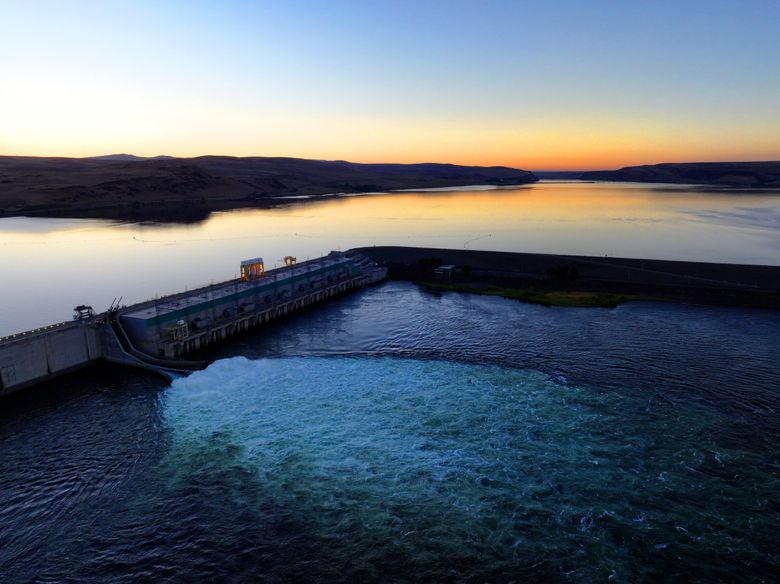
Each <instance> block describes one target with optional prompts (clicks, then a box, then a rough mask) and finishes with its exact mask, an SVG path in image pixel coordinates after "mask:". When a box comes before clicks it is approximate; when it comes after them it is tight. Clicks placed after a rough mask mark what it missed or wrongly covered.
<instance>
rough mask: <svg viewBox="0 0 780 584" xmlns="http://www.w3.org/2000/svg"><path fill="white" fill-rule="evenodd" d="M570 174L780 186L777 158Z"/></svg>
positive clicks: (715, 183) (602, 177)
mask: <svg viewBox="0 0 780 584" xmlns="http://www.w3.org/2000/svg"><path fill="white" fill-rule="evenodd" d="M540 174H541V175H542V176H544V174H545V173H540ZM559 174H560V173H559ZM572 174H576V175H577V176H578V178H580V179H583V180H607V181H627V182H648V183H681V184H701V185H719V186H732V187H750V188H754V187H780V161H772V162H688V163H665V164H650V165H644V166H627V167H625V168H621V169H619V170H597V171H591V172H581V173H572Z"/></svg>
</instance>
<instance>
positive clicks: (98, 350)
mask: <svg viewBox="0 0 780 584" xmlns="http://www.w3.org/2000/svg"><path fill="white" fill-rule="evenodd" d="M103 355H104V352H103V347H102V343H101V340H100V333H99V330H98V328H96V327H95V326H91V325H90V324H89V323H87V322H85V321H75V322H67V323H61V324H58V325H53V326H49V327H45V328H42V329H36V330H34V331H29V332H26V333H21V334H18V335H11V336H9V337H4V338H2V339H0V395H4V394H6V393H11V392H12V391H16V390H18V389H22V388H24V387H27V386H30V385H33V384H36V383H40V382H41V381H45V380H47V379H51V378H53V377H57V376H58V375H62V374H64V373H68V372H70V371H74V370H76V369H80V368H81V367H86V366H87V365H90V364H91V363H95V362H97V361H99V360H101V359H102V358H103Z"/></svg>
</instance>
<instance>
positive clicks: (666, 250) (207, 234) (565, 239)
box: [0, 181, 780, 334]
mask: <svg viewBox="0 0 780 584" xmlns="http://www.w3.org/2000/svg"><path fill="white" fill-rule="evenodd" d="M371 245H414V246H427V247H441V248H459V249H463V248H468V249H484V250H500V251H518V252H538V253H564V254H580V255H609V256H624V257H644V258H660V259H680V260H697V261H713V262H729V263H752V264H774V265H780V196H778V192H776V191H770V192H768V193H767V194H755V193H735V192H717V191H706V190H702V189H700V188H698V187H686V186H680V185H676V186H675V185H647V184H628V183H566V182H553V181H551V182H541V183H538V184H534V185H529V186H523V187H513V188H506V187H504V188H493V189H487V190H485V189H484V188H483V189H474V188H471V189H467V188H464V189H460V190H456V191H447V192H441V191H438V192H403V193H393V194H373V195H365V196H349V197H339V198H332V199H327V200H321V201H305V202H300V201H296V202H294V203H290V204H287V205H283V206H279V207H276V208H272V209H241V210H235V211H227V212H220V213H214V214H213V215H211V216H210V217H209V219H207V220H206V221H204V222H202V223H197V224H188V225H161V224H122V223H116V222H111V221H100V220H83V219H42V218H9V219H0V270H2V273H3V275H4V277H3V280H4V293H3V300H4V302H3V303H2V306H0V334H6V333H10V332H15V331H19V330H24V329H27V328H31V327H34V326H39V325H43V324H48V323H50V322H57V321H62V320H66V319H67V318H69V315H70V310H71V308H72V307H73V306H76V305H77V304H82V303H87V304H92V305H93V306H94V307H95V309H96V310H103V309H105V308H106V307H107V306H108V305H109V304H110V302H111V300H112V299H113V298H118V297H120V296H122V297H124V299H123V303H131V302H136V301H140V300H144V299H147V298H150V297H154V296H155V295H162V294H167V293H172V292H176V291H180V290H183V289H185V288H193V287H196V286H200V285H204V284H208V283H210V282H212V281H220V280H225V279H228V278H232V277H235V276H236V275H237V273H238V266H239V262H240V261H241V260H242V259H246V258H249V257H255V256H262V257H264V258H265V260H266V265H267V267H268V268H273V267H274V265H281V264H282V258H283V257H284V256H285V255H295V256H297V257H298V258H299V259H300V260H303V259H306V258H307V257H317V256H320V255H322V254H325V253H328V252H329V251H330V250H333V249H341V250H345V249H349V248H351V247H358V246H371ZM33 307H34V308H33Z"/></svg>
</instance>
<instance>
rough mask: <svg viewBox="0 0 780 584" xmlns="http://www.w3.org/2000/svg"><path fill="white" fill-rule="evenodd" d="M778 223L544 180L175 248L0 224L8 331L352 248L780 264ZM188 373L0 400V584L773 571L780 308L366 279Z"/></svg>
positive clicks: (106, 373) (143, 238)
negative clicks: (248, 265)
mask: <svg viewBox="0 0 780 584" xmlns="http://www.w3.org/2000/svg"><path fill="white" fill-rule="evenodd" d="M656 189H658V190H656ZM588 193H589V194H588ZM620 193H622V194H620ZM619 194H620V196H618V195H619ZM613 199H614V200H613ZM610 201H611V202H610ZM545 202H546V204H545ZM502 208H503V209H504V212H503V213H501V212H500V209H502ZM507 209H510V210H511V212H507ZM778 209H780V199H776V198H773V197H771V196H757V195H753V194H743V195H739V198H735V196H734V195H732V196H730V197H726V196H724V195H723V194H721V193H709V194H708V193H700V192H697V191H694V190H692V189H686V188H683V187H649V186H646V185H644V186H643V185H598V184H574V185H572V184H561V183H543V184H540V185H534V186H533V187H530V188H521V189H511V190H503V189H502V190H500V191H463V192H457V193H414V194H399V195H392V196H381V195H377V196H365V197H351V198H345V199H338V200H330V201H325V202H320V203H308V204H300V205H299V204H296V205H293V206H286V207H281V208H278V209H272V210H265V211H256V210H254V211H237V212H232V213H219V214H216V215H214V216H213V217H212V218H211V219H210V220H209V221H207V222H205V223H202V224H198V225H192V226H159V225H120V224H113V223H107V222H95V221H68V220H63V221H51V220H42V219H18V220H6V221H5V222H4V223H3V230H4V231H3V234H2V238H1V239H0V240H1V241H3V246H4V247H3V248H2V249H3V256H2V261H3V262H4V274H5V276H6V279H5V281H4V288H3V289H4V299H5V300H6V302H5V306H4V307H3V310H4V311H5V312H4V313H3V322H4V323H6V324H5V325H4V326H5V327H6V329H19V328H27V327H29V326H30V325H31V324H35V323H36V322H37V320H36V319H39V318H46V319H48V320H51V319H52V318H51V315H53V314H60V313H61V312H65V313H67V312H68V311H69V309H70V308H71V306H70V304H73V303H74V302H83V301H89V302H92V303H93V304H95V305H96V307H99V308H102V307H103V306H101V302H104V303H105V304H108V302H110V301H111V298H113V297H114V296H119V295H121V294H126V295H127V298H128V301H132V300H133V299H140V298H143V297H146V296H148V295H154V293H163V292H169V291H174V290H176V289H178V288H181V287H185V286H195V285H197V284H199V283H203V282H208V281H209V280H210V279H214V280H219V279H223V278H227V277H230V276H232V275H233V274H234V273H235V270H236V266H237V262H238V260H239V259H241V258H244V257H250V256H253V255H264V256H265V257H266V261H267V262H268V263H269V264H271V265H273V263H274V262H279V261H280V258H281V257H283V255H286V254H288V253H293V254H297V255H298V256H299V258H302V257H305V256H306V255H307V254H310V255H312V256H314V255H318V254H319V253H320V252H321V251H327V250H328V249H330V248H338V247H341V248H342V249H343V248H346V247H352V246H356V245H365V244H368V245H370V244H371V243H376V244H385V243H396V244H397V243H409V244H414V245H420V244H429V245H437V246H442V247H448V246H450V247H463V246H467V247H473V248H475V249H477V248H482V249H508V250H517V251H552V252H560V253H583V254H608V255H625V256H636V257H666V258H679V259H696V260H707V259H709V260H713V261H714V260H719V261H743V262H751V263H767V264H775V265H777V264H780V258H778V255H777V251H778V233H777V230H776V227H773V224H774V223H776V221H777V214H778V212H779V211H778ZM491 216H492V217H493V219H494V221H493V222H492V223H491V222H490V221H489V220H488V219H489V217H491ZM12 224H16V226H17V227H16V228H15V230H14V229H12V228H11V227H10V225H12ZM488 229H489V231H488ZM36 241H37V243H36ZM319 248H323V249H319ZM9 250H14V253H6V251H9ZM66 260H67V261H66ZM204 274H207V275H204ZM78 278H83V280H79V279H78ZM25 279H29V281H28V282H26V281H25ZM33 288H35V292H33V291H32V289H33ZM59 295H62V296H63V297H65V298H59ZM76 298H79V300H76ZM105 299H108V300H105ZM9 305H11V306H17V307H18V310H19V311H21V315H17V314H16V312H15V311H11V310H10V309H9ZM38 313H43V316H41V314H38ZM9 315H10V316H9ZM61 318H62V317H60V319H61ZM48 320H47V321H46V322H48ZM9 322H12V323H14V324H13V325H9V324H7V323H9ZM208 356H209V357H210V358H212V359H214V362H213V364H212V365H211V366H210V367H208V368H207V369H206V370H204V371H201V372H196V373H194V374H192V375H190V376H189V377H186V378H180V379H177V380H176V381H174V382H173V383H172V384H170V385H169V384H166V383H164V382H162V381H161V380H159V379H157V378H156V377H153V376H150V375H149V374H147V373H145V372H143V371H135V370H126V369H122V368H116V367H114V368H109V367H95V368H92V369H89V370H85V371H82V372H78V373H76V374H73V375H69V376H66V377H63V378H60V379H58V380H55V381H53V382H51V383H49V384H47V385H45V386H44V387H42V388H41V389H39V390H38V391H36V392H32V393H31V394H30V395H29V396H22V398H17V399H14V400H5V401H3V402H2V407H1V408H0V580H1V581H3V582H11V583H16V582H30V581H35V582H106V581H112V582H127V583H135V582H146V581H168V582H193V581H210V582H211V581H213V582H255V581H266V582H289V581H299V582H346V581H362V582H382V581H389V580H394V581H425V582H434V581H435V582H485V581H491V582H512V581H545V582H547V581H563V582H596V581H599V582H603V581H610V582H638V581H653V580H655V581H668V580H678V581H702V582H704V581H706V582H710V581H739V580H746V581H772V580H773V579H774V578H775V577H776V574H777V573H778V571H779V570H780V538H779V537H778V535H777V534H778V531H779V529H780V496H779V495H778V493H780V458H779V457H778V453H779V452H780V432H778V428H780V365H779V364H780V313H778V312H777V311H768V310H753V309H740V308H724V307H707V306H686V305H680V304H663V303H650V302H631V303H628V304H624V305H621V306H619V307H617V308H615V309H601V308H589V309H578V308H560V307H542V306H536V305H530V304H523V303H520V302H516V301H513V300H508V299H503V298H497V297H486V296H473V295H464V294H458V293H454V292H447V293H443V294H435V293H430V292H426V291H424V290H421V289H419V288H417V287H416V286H415V285H413V284H411V283H406V282H386V283H383V284H380V285H378V286H375V287H372V288H369V289H365V290H361V291H359V292H356V293H354V294H351V295H348V296H345V297H342V298H338V299H334V300H333V301H331V302H328V303H327V304H324V305H322V306H318V307H316V308H314V309H311V310H308V311H305V312H303V313H299V314H296V315H294V316H292V317H290V318H287V319H284V320H281V321H277V322H275V323H272V324H270V325H268V326H267V327H265V328H264V329H261V330H257V331H255V332H252V333H251V334H247V335H244V336H241V337H238V338H236V339H234V340H232V341H230V342H228V343H225V344H224V345H221V346H219V347H217V348H215V349H214V350H213V352H212V353H210V354H209V355H208Z"/></svg>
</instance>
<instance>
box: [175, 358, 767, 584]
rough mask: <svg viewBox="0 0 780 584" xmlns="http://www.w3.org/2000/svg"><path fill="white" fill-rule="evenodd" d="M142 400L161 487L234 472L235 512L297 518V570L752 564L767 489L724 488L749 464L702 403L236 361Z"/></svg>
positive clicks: (589, 574) (430, 366)
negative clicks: (156, 413) (306, 565)
mask: <svg viewBox="0 0 780 584" xmlns="http://www.w3.org/2000/svg"><path fill="white" fill-rule="evenodd" d="M162 403H163V418H164V420H165V424H167V425H168V427H169V428H170V430H171V441H172V444H171V451H170V453H169V454H168V455H167V457H166V459H167V462H168V464H169V469H170V472H171V474H172V476H174V477H175V479H174V482H173V485H174V486H173V487H172V488H174V489H178V488H184V485H186V484H187V483H189V482H190V481H191V480H192V477H193V476H201V477H203V476H211V478H212V480H214V481H216V480H217V477H219V476H221V475H223V474H226V473H228V472H234V470H235V469H241V470H242V472H244V473H246V474H247V475H248V476H251V480H252V481H253V482H254V484H255V488H256V494H255V497H256V499H255V500H254V501H246V502H245V504H246V505H247V506H248V509H247V512H249V513H252V512H260V513H262V514H263V515H264V516H265V519H264V521H270V522H275V521H279V519H280V517H284V518H286V519H287V520H288V521H292V522H293V523H294V525H296V526H298V527H297V529H298V530H302V531H304V532H305V533H306V539H307V543H308V544H309V545H313V546H314V548H315V549H316V553H314V552H312V551H311V550H308V553H310V554H312V555H311V557H309V558H307V560H308V561H310V562H312V563H311V564H310V567H311V570H312V571H311V572H310V573H309V574H308V575H309V576H312V577H315V578H316V577H322V576H324V577H343V578H345V579H353V578H354V579H362V580H365V579H376V580H379V579H381V578H382V577H389V576H394V577H401V576H404V575H405V576H406V577H408V576H409V575H411V574H416V575H418V576H419V578H420V579H422V580H426V581H441V580H447V579H452V580H458V581H461V580H468V581H488V580H496V579H498V580H506V579H511V578H508V577H509V576H510V575H514V576H515V577H523V576H526V577H528V576H533V577H534V578H542V577H551V578H553V579H559V578H561V577H562V576H564V575H569V576H570V577H571V579H572V580H574V581H583V580H585V581H590V580H604V579H607V578H609V577H610V576H612V577H613V578H614V577H619V579H620V580H622V581H637V580H641V579H643V578H647V577H653V576H654V577H661V576H663V575H669V574H674V573H677V574H680V575H686V576H689V577H693V576H695V575H697V574H696V573H695V572H692V571H690V570H691V566H693V565H696V564H697V563H698V562H702V561H704V560H706V561H708V562H711V561H712V556H715V555H717V556H721V557H723V558H724V560H725V561H727V562H730V563H735V564H738V563H744V564H745V565H753V567H754V568H755V567H756V564H758V566H760V565H761V563H762V561H764V560H763V559H762V557H761V554H760V553H759V552H758V550H756V549H755V547H754V543H751V542H748V541H745V539H744V538H743V537H742V535H741V533H742V530H743V529H747V530H750V531H751V532H752V533H753V534H754V536H758V537H759V538H761V537H763V538H766V542H767V543H768V542H770V541H771V537H772V531H773V519H774V518H772V517H768V516H767V515H766V514H765V511H766V510H767V508H766V506H767V502H768V501H769V500H770V499H771V498H773V496H774V495H773V493H774V491H775V489H777V487H778V486H780V484H778V482H777V481H772V482H766V481H762V482H755V483H754V484H753V489H754V498H753V499H752V500H749V501H744V500H742V501H739V497H738V495H739V492H740V490H741V489H742V488H743V487H744V484H745V482H746V481H747V482H752V481H755V480H756V479H757V478H758V476H759V474H760V472H759V471H758V470H757V469H755V468H754V465H755V464H756V463H760V461H759V460H757V459H756V458H755V457H754V456H753V455H751V454H750V453H748V452H745V451H743V450H741V449H740V448H737V447H731V448H730V447H728V446H724V445H722V444H718V443H717V441H716V440H715V439H714V438H713V437H712V434H711V432H709V431H708V430H709V428H710V427H711V425H712V424H713V423H717V422H718V420H717V417H716V416H715V414H713V412H708V411H706V410H705V411H702V410H701V409H700V408H694V407H691V406H679V405H677V406H675V405H673V404H669V403H667V404H661V405H658V406H656V407H654V408H652V409H649V408H647V407H646V406H647V404H646V402H644V401H639V400H636V399H632V398H630V397H626V396H624V395H620V394H616V393H613V392H599V391H597V390H594V389H586V388H579V387H574V386H569V385H565V384H560V383H557V382H555V381H553V380H551V379H550V378H548V377H547V376H545V375H543V374H540V373H537V372H533V371H522V370H516V369H510V368H503V367H499V366H482V365H471V364H463V363H453V362H442V361H417V360H407V359H399V358H387V357H384V358H354V357H337V356H336V357H300V358H284V359H261V360H256V361H250V360H247V359H245V358H242V357H238V358H233V359H228V360H224V361H220V362H217V363H215V364H214V365H212V366H211V367H210V368H209V369H208V370H207V371H205V372H201V373H196V374H194V375H192V376H190V377H189V378H187V379H181V380H177V381H176V382H175V383H174V384H173V386H172V387H171V388H170V389H169V390H168V391H166V392H165V394H164V396H163V397H162ZM708 436H709V437H708ZM231 469H232V470H231ZM201 480H203V479H202V478H201ZM236 527H238V526H236ZM246 527H249V526H246ZM727 550H728V551H727ZM305 555H306V554H305V553H304V556H305ZM642 565H644V566H645V567H644V568H642V567H640V566H642ZM766 568H767V569H768V568H769V566H768V565H767V566H766ZM715 573H717V572H715ZM699 576H700V574H699Z"/></svg>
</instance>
